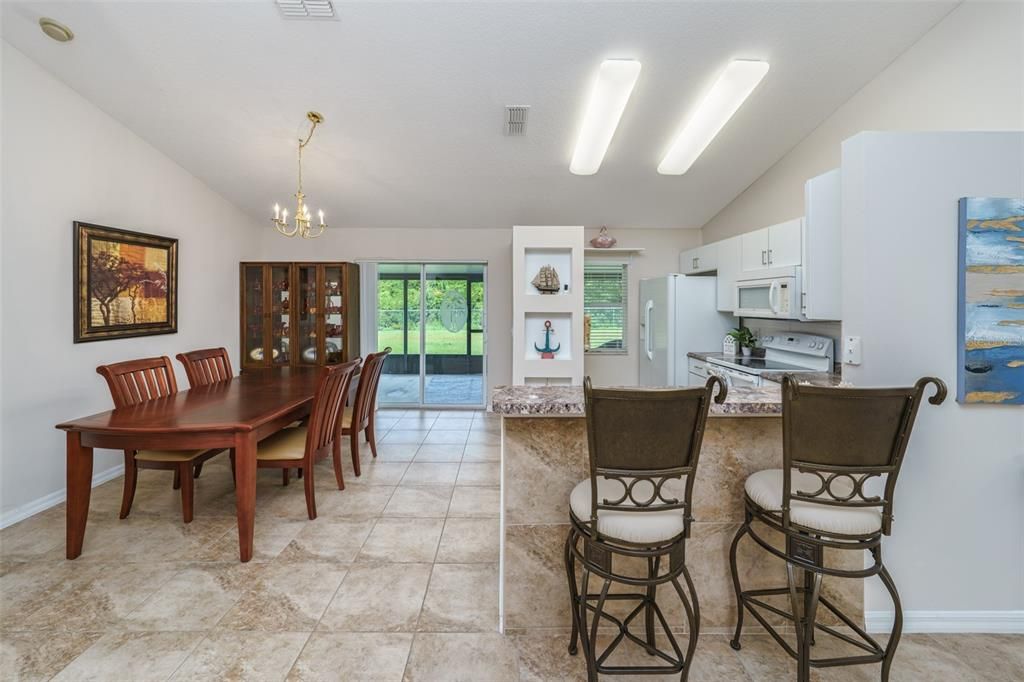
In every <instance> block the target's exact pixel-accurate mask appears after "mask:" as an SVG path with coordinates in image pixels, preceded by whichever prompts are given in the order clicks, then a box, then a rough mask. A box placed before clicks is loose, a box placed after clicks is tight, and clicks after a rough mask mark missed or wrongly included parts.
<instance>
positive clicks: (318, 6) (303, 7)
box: [277, 0, 337, 19]
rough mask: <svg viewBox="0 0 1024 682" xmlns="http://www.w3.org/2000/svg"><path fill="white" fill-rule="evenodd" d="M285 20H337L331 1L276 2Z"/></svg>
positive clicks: (299, 0) (296, 0) (291, 0)
mask: <svg viewBox="0 0 1024 682" xmlns="http://www.w3.org/2000/svg"><path fill="white" fill-rule="evenodd" d="M277 8H278V9H279V10H281V16H282V17H284V18H285V19H337V16H336V15H335V14H334V5H333V4H331V0H277Z"/></svg>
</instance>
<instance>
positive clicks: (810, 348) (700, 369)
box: [688, 332, 835, 386]
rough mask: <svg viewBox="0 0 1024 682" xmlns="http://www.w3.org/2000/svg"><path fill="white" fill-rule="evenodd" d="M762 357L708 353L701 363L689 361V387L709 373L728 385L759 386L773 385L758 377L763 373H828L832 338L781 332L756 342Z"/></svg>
mask: <svg viewBox="0 0 1024 682" xmlns="http://www.w3.org/2000/svg"><path fill="white" fill-rule="evenodd" d="M760 343H761V347H762V348H764V357H749V356H742V355H725V354H724V353H708V354H707V355H706V356H705V359H704V360H698V359H696V358H690V361H689V370H690V376H689V382H688V383H689V385H690V386H698V385H703V384H704V382H705V381H707V377H708V375H709V374H714V375H717V376H720V377H721V378H722V379H724V380H725V383H726V384H727V385H729V386H762V385H764V384H765V383H773V382H770V381H769V380H767V379H764V378H762V376H761V375H762V374H764V373H766V372H784V373H787V374H798V373H800V372H831V371H832V369H833V362H834V358H835V351H834V347H833V342H832V339H830V338H829V337H827V336H818V335H815V334H800V333H796V332H782V333H778V334H773V335H769V336H764V337H762V338H761V340H760Z"/></svg>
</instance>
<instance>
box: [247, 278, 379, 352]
mask: <svg viewBox="0 0 1024 682" xmlns="http://www.w3.org/2000/svg"><path fill="white" fill-rule="evenodd" d="M240 291H241V307H240V313H241V325H240V326H241V343H242V353H241V356H242V369H243V370H244V369H252V368H257V367H286V366H292V367H296V366H304V365H305V366H315V365H333V364H337V363H340V362H347V361H349V360H352V359H354V358H357V357H359V266H358V265H356V264H355V263H263V262H258V263H257V262H246V263H241V264H240ZM268 349H269V350H268Z"/></svg>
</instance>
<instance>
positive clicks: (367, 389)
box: [334, 346, 391, 490]
mask: <svg viewBox="0 0 1024 682" xmlns="http://www.w3.org/2000/svg"><path fill="white" fill-rule="evenodd" d="M390 352H391V346H388V347H387V348H385V349H384V350H382V351H381V352H379V353H370V354H369V355H367V356H366V361H365V362H364V363H363V369H362V371H361V372H360V373H359V386H358V387H357V388H356V396H355V399H354V400H353V401H352V405H351V407H346V408H345V413H344V415H343V418H342V422H341V433H342V435H344V436H349V439H350V443H351V447H352V470H353V471H354V472H355V475H356V476H359V474H360V471H359V434H360V433H363V434H365V435H366V442H367V443H369V444H370V452H372V453H373V456H374V457H376V456H377V436H376V435H375V434H374V431H373V417H374V414H375V413H376V412H377V388H378V387H379V386H380V375H381V371H382V370H383V369H384V361H385V360H386V359H387V357H388V353H390ZM334 476H335V478H337V479H338V490H343V489H344V488H345V483H344V480H343V478H342V475H341V455H340V454H339V455H338V456H337V457H336V458H335V460H334Z"/></svg>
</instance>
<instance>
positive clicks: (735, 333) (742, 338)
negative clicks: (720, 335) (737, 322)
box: [729, 327, 757, 356]
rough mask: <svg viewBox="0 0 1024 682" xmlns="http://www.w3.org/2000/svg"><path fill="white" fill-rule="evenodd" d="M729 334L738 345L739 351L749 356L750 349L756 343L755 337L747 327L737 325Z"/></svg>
mask: <svg viewBox="0 0 1024 682" xmlns="http://www.w3.org/2000/svg"><path fill="white" fill-rule="evenodd" d="M729 336H731V337H732V338H733V340H734V341H736V343H737V344H738V345H739V347H740V352H742V353H743V355H745V356H749V355H750V353H751V351H752V350H753V349H754V345H755V344H756V343H757V337H755V336H754V333H753V332H752V331H750V329H749V328H747V327H737V328H736V329H732V330H730V331H729Z"/></svg>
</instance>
